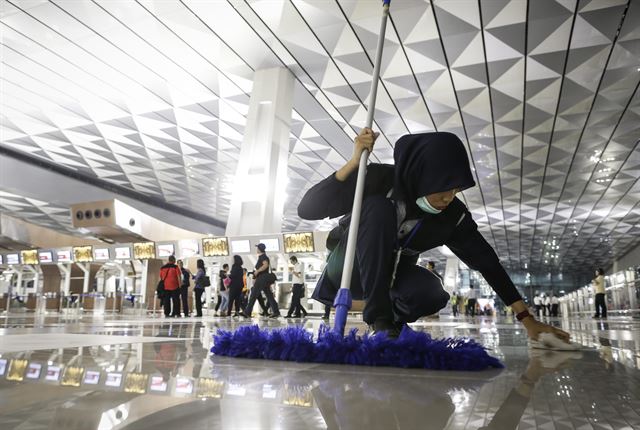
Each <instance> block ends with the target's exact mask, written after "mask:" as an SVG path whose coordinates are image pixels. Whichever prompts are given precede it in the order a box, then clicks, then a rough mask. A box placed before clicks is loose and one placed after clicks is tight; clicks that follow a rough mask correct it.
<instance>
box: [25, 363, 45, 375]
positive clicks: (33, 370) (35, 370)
mask: <svg viewBox="0 0 640 430" xmlns="http://www.w3.org/2000/svg"><path fill="white" fill-rule="evenodd" d="M41 371H42V364H40V363H29V367H28V368H27V374H26V377H27V378H28V379H38V378H40V372H41Z"/></svg>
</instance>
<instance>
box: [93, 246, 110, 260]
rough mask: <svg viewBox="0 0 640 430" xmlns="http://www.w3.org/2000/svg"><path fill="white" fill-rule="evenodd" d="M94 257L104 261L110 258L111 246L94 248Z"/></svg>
mask: <svg viewBox="0 0 640 430" xmlns="http://www.w3.org/2000/svg"><path fill="white" fill-rule="evenodd" d="M93 258H95V259H96V261H104V260H108V259H109V248H96V249H94V250H93Z"/></svg>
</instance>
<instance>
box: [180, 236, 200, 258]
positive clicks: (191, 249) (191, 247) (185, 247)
mask: <svg viewBox="0 0 640 430" xmlns="http://www.w3.org/2000/svg"><path fill="white" fill-rule="evenodd" d="M178 248H180V258H189V257H193V256H195V255H198V251H199V248H198V241H197V240H195V239H185V240H181V241H180V242H178Z"/></svg>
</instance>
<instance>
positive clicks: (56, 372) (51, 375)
mask: <svg viewBox="0 0 640 430" xmlns="http://www.w3.org/2000/svg"><path fill="white" fill-rule="evenodd" d="M60 373H62V367H60V366H56V365H52V366H49V367H47V373H46V375H44V379H45V381H57V380H58V379H60Z"/></svg>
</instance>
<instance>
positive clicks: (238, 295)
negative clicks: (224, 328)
mask: <svg viewBox="0 0 640 430" xmlns="http://www.w3.org/2000/svg"><path fill="white" fill-rule="evenodd" d="M234 304H235V307H236V314H237V313H238V312H241V311H242V287H240V288H229V308H228V310H227V315H231V308H233V306H234Z"/></svg>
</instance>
